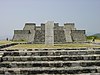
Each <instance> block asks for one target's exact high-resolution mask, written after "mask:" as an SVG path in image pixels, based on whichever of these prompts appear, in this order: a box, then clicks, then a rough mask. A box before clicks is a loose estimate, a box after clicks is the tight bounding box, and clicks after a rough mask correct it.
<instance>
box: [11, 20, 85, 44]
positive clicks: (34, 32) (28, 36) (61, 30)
mask: <svg viewBox="0 0 100 75" xmlns="http://www.w3.org/2000/svg"><path fill="white" fill-rule="evenodd" d="M13 40H25V41H28V42H32V43H36V44H44V43H55V44H57V43H62V44H63V43H67V42H77V41H82V42H83V41H86V37H85V30H76V28H75V24H74V23H65V24H64V25H60V26H59V24H58V23H54V22H53V21H48V22H47V23H41V26H36V24H35V23H26V24H25V27H24V28H23V30H14V36H13Z"/></svg>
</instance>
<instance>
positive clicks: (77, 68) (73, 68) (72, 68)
mask: <svg viewBox="0 0 100 75" xmlns="http://www.w3.org/2000/svg"><path fill="white" fill-rule="evenodd" d="M84 69H90V70H94V69H96V70H100V67H97V66H92V67H79V66H78V67H63V68H56V67H34V68H0V71H3V70H4V71H6V70H27V71H28V70H30V71H31V70H35V71H36V70H40V71H42V70H66V71H67V70H84Z"/></svg>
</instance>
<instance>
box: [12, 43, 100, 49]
mask: <svg viewBox="0 0 100 75" xmlns="http://www.w3.org/2000/svg"><path fill="white" fill-rule="evenodd" d="M82 47H100V46H94V45H92V44H79V43H77V44H55V45H54V46H53V45H45V44H18V45H16V46H13V47H10V49H13V48H15V49H16V48H21V49H29V48H82Z"/></svg>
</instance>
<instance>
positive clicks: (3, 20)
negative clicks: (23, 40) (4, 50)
mask: <svg viewBox="0 0 100 75" xmlns="http://www.w3.org/2000/svg"><path fill="white" fill-rule="evenodd" d="M47 21H54V22H56V23H59V24H60V25H63V24H64V23H67V22H68V23H69V22H70V23H75V27H76V28H77V29H79V30H80V29H82V30H86V34H87V35H91V34H95V33H100V0H0V39H6V38H7V37H8V38H12V37H13V34H14V30H21V29H23V27H24V25H25V23H27V22H33V23H36V24H37V25H40V24H41V23H46V22H47Z"/></svg>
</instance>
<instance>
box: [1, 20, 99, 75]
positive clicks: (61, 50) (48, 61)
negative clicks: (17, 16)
mask: <svg viewBox="0 0 100 75" xmlns="http://www.w3.org/2000/svg"><path fill="white" fill-rule="evenodd" d="M0 75H100V40H96V39H95V41H92V40H87V38H86V31H85V30H78V29H77V28H75V24H74V23H65V24H64V25H59V23H54V22H53V21H48V22H47V23H41V25H36V24H35V23H25V26H24V28H23V29H22V30H14V35H13V38H12V40H11V41H0Z"/></svg>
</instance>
